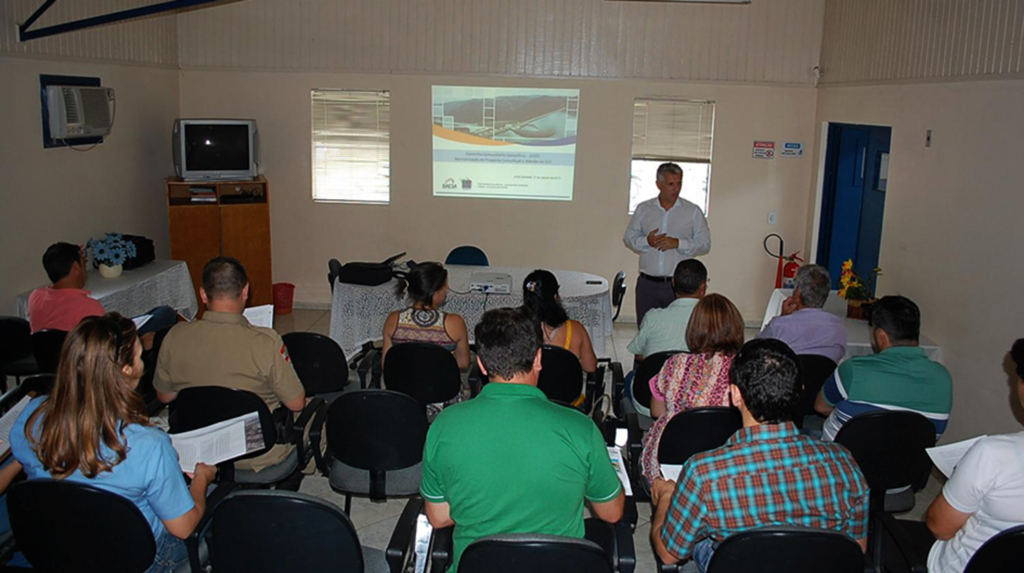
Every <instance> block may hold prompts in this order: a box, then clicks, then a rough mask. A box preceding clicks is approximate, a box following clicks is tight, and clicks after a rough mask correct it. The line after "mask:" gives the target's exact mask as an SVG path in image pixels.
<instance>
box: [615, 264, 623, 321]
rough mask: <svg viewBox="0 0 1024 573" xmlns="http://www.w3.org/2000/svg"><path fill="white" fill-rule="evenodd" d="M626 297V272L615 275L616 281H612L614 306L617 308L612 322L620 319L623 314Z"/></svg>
mask: <svg viewBox="0 0 1024 573" xmlns="http://www.w3.org/2000/svg"><path fill="white" fill-rule="evenodd" d="M625 297H626V271H619V272H618V273H616V275H615V280H613V281H612V306H614V307H615V316H613V317H612V322H615V321H616V320H617V319H618V318H619V313H620V312H622V300H623V299H624V298H625Z"/></svg>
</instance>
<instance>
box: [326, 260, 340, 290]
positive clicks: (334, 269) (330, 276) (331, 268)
mask: <svg viewBox="0 0 1024 573" xmlns="http://www.w3.org/2000/svg"><path fill="white" fill-rule="evenodd" d="M340 274H341V261H339V260H338V259H331V260H329V261H327V283H328V284H330V285H331V292H334V283H335V282H337V280H338V275H340Z"/></svg>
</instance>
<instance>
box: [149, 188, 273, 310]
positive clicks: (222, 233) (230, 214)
mask: <svg viewBox="0 0 1024 573" xmlns="http://www.w3.org/2000/svg"><path fill="white" fill-rule="evenodd" d="M167 211H168V216H169V218H170V234H171V258H172V259H175V260H180V261H185V262H186V263H188V270H189V274H191V275H192V284H193V286H194V287H195V289H196V299H198V298H199V287H201V286H202V284H203V266H205V265H206V263H207V262H209V261H210V259H212V258H214V257H218V256H222V255H223V256H226V257H234V258H236V259H238V260H239V261H241V263H242V264H243V265H245V270H246V273H247V274H248V275H249V306H259V305H262V304H271V303H272V302H273V292H272V288H271V282H272V281H273V270H272V269H273V267H272V265H271V257H270V187H269V185H268V184H267V180H266V179H265V178H264V177H262V176H261V177H259V178H258V179H254V180H251V181H182V180H181V179H178V178H175V177H171V178H168V180H167ZM202 310H203V309H202V304H200V312H202Z"/></svg>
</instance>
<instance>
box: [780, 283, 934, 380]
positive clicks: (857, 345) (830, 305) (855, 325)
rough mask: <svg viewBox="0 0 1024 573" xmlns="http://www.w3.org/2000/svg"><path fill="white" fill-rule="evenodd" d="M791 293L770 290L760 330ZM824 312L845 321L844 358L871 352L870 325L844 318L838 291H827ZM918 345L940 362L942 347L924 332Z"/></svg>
mask: <svg viewBox="0 0 1024 573" xmlns="http://www.w3.org/2000/svg"><path fill="white" fill-rule="evenodd" d="M792 294H793V289H791V288H777V289H775V290H774V291H772V296H771V298H769V299H768V306H767V307H766V308H765V310H764V320H763V321H762V322H761V330H764V327H765V326H768V323H769V322H771V320H772V319H773V318H775V317H776V316H779V315H780V314H782V302H783V301H784V300H786V298H787V297H789V296H790V295H792ZM822 310H824V311H825V312H828V313H830V314H834V315H836V316H838V317H840V318H842V319H844V320H845V321H846V335H847V341H846V358H853V357H854V356H866V355H868V354H872V353H873V352H874V351H873V350H872V349H871V327H870V326H869V325H868V322H867V321H866V320H854V319H852V318H846V301H845V300H843V299H842V298H841V297H840V296H839V291H831V292H829V293H828V299H827V300H826V301H825V306H824V307H823V308H822ZM919 342H920V346H921V348H923V349H924V352H925V354H927V355H928V358H931V359H932V360H934V361H936V362H942V348H941V347H940V346H939V345H938V344H935V343H934V342H932V341H931V339H929V338H928V337H927V336H925V335H924V334H922V335H921V337H920V341H919Z"/></svg>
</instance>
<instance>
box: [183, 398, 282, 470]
mask: <svg viewBox="0 0 1024 573" xmlns="http://www.w3.org/2000/svg"><path fill="white" fill-rule="evenodd" d="M171 444H172V445H173V446H174V449H175V450H177V452H178V463H179V465H181V469H182V471H185V472H191V471H193V470H195V467H196V464H197V463H199V462H202V463H204V464H207V465H211V466H212V465H216V464H219V463H220V462H225V461H228V460H232V459H234V458H237V457H239V456H244V455H245V454H247V453H249V452H255V451H258V450H262V449H264V447H265V445H264V442H263V428H262V426H260V417H259V414H258V413H256V412H249V413H248V414H245V415H242V416H238V417H237V418H232V419H230V420H225V421H223V422H218V423H216V424H213V425H210V426H206V427H205V428H199V429H198V430H192V431H189V432H181V433H179V434H171Z"/></svg>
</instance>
